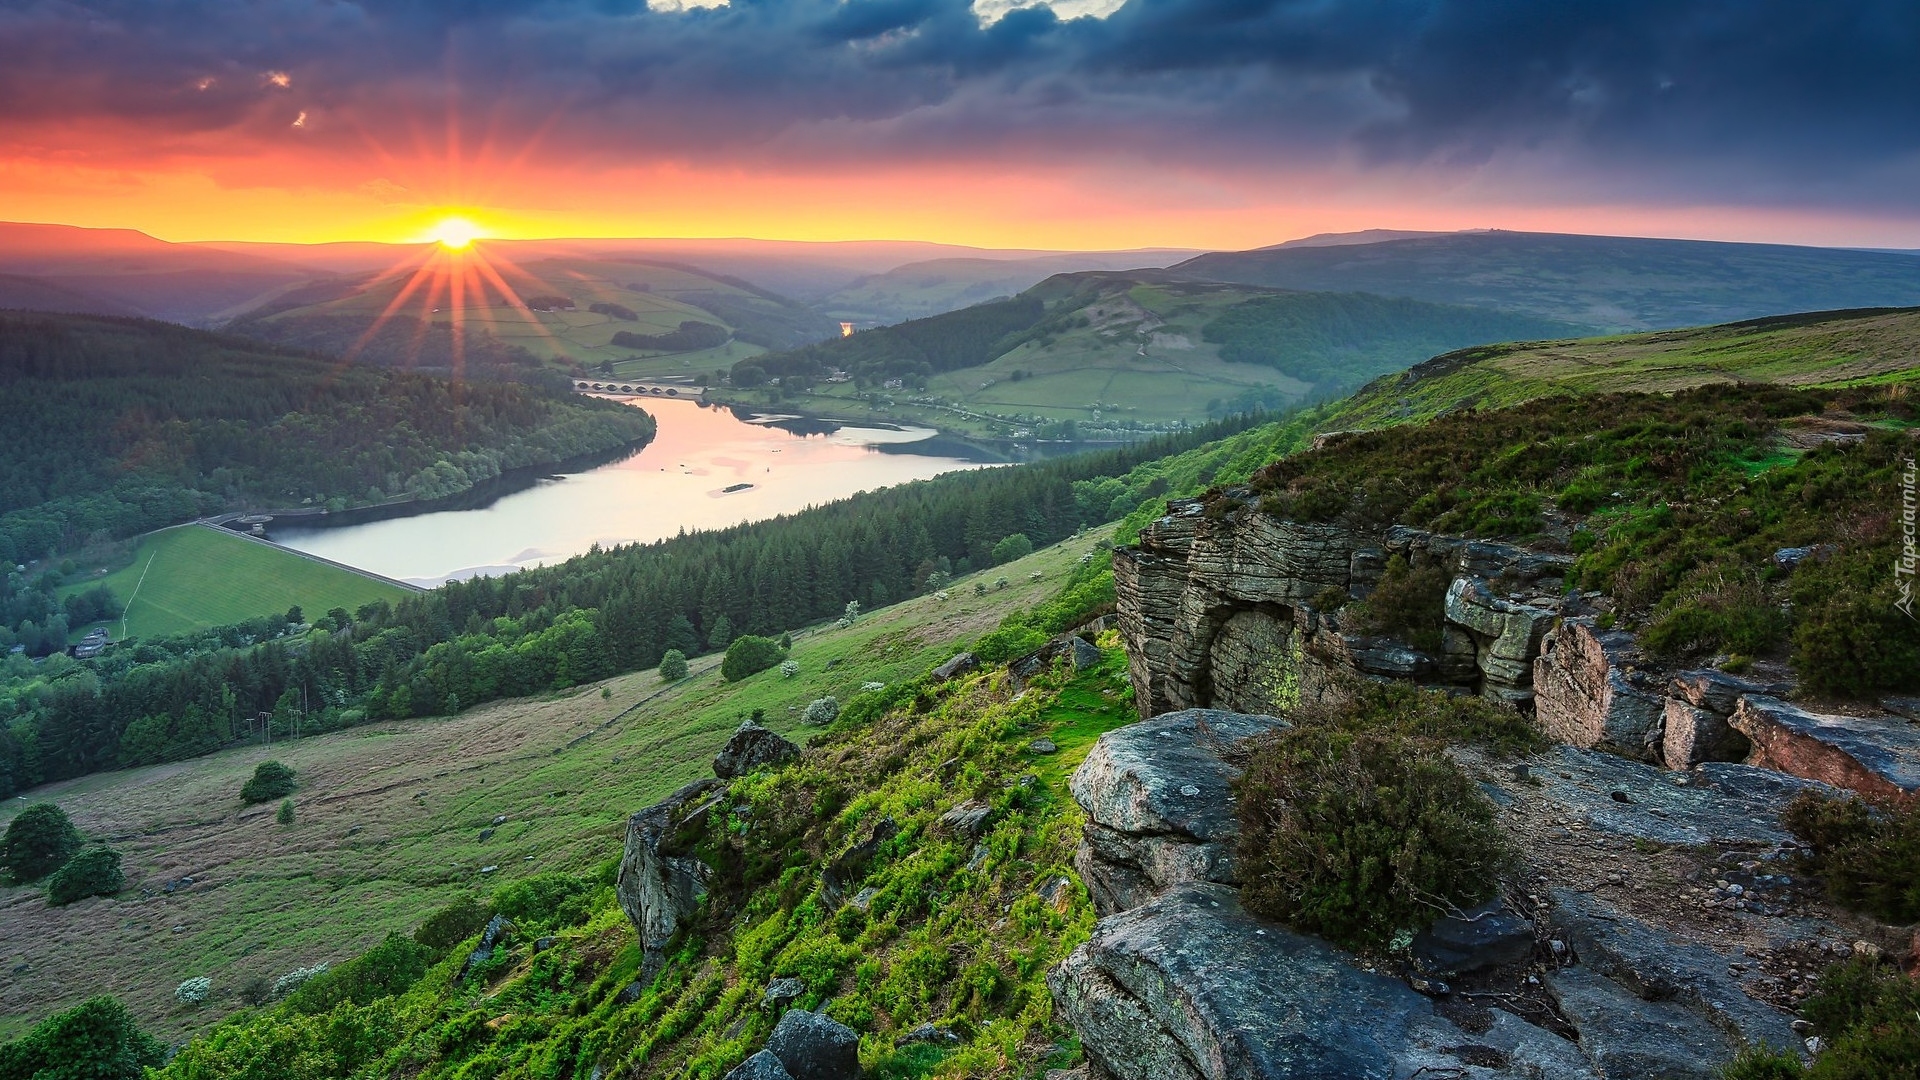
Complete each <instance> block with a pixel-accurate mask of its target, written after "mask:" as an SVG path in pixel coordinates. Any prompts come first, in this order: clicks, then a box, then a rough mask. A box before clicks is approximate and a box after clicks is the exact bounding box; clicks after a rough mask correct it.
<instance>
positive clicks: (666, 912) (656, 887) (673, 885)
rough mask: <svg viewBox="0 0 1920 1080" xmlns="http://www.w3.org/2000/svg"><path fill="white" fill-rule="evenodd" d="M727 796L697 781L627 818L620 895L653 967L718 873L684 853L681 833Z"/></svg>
mask: <svg viewBox="0 0 1920 1080" xmlns="http://www.w3.org/2000/svg"><path fill="white" fill-rule="evenodd" d="M723 794H724V791H723V790H722V789H721V785H720V783H719V781H716V780H699V781H695V782H694V783H691V784H688V785H687V786H686V787H683V788H681V789H680V790H678V791H676V792H674V793H673V794H672V795H669V796H667V797H666V798H665V799H663V800H662V801H660V802H658V803H655V804H654V805H652V806H649V807H647V808H646V809H645V810H642V811H640V812H639V813H637V814H635V815H633V816H632V817H631V818H628V819H627V842H626V848H625V850H624V851H623V852H622V853H621V856H620V876H619V877H618V879H617V880H616V881H615V884H614V893H615V895H616V896H618V897H619V900H620V907H621V910H623V911H625V912H626V914H627V919H628V920H629V921H631V922H632V923H633V927H634V929H635V930H636V931H638V933H639V935H640V944H641V946H642V947H643V948H644V949H645V950H646V952H647V956H648V958H649V964H650V965H651V963H652V962H653V961H654V960H655V959H656V958H657V957H658V956H659V955H660V952H661V950H663V949H665V948H666V946H667V945H668V943H670V942H671V941H672V940H673V938H674V935H676V934H678V933H679V932H680V930H681V928H682V927H684V926H685V925H686V924H687V923H688V922H689V921H690V920H691V919H692V918H693V916H694V914H695V912H697V911H698V910H699V906H700V899H701V898H702V897H704V896H706V895H707V879H708V877H709V876H710V875H711V873H712V872H711V871H710V870H709V869H708V868H707V865H706V864H705V863H703V862H701V861H700V860H699V859H697V858H695V857H694V856H692V855H691V854H688V853H686V852H685V851H683V850H681V849H680V846H679V842H680V837H679V835H678V834H679V833H680V832H681V831H682V830H683V829H685V828H687V827H688V826H690V825H693V824H695V823H697V822H699V821H701V820H702V819H704V818H705V817H706V814H707V811H708V810H711V809H712V808H713V807H715V806H717V805H719V802H720V799H721V797H722V795H723Z"/></svg>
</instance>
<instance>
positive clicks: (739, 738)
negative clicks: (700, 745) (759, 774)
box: [713, 720, 800, 780]
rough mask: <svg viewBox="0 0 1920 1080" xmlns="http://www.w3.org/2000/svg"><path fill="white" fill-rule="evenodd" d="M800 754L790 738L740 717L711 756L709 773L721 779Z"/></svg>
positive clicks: (784, 760) (778, 762) (752, 770)
mask: <svg viewBox="0 0 1920 1080" xmlns="http://www.w3.org/2000/svg"><path fill="white" fill-rule="evenodd" d="M799 756H800V747H799V746H798V745H796V744H794V743H793V742H792V741H790V740H788V739H786V738H784V737H782V736H780V735H778V734H775V733H774V732H772V731H770V730H768V729H766V728H764V727H761V726H760V725H759V724H756V723H754V722H753V721H751V720H746V721H742V722H741V724H740V726H739V728H737V729H736V730H735V731H734V733H733V737H732V738H730V739H728V740H727V745H725V746H723V747H721V748H720V752H719V753H718V754H716V755H714V758H713V775H715V776H717V777H719V778H720V779H722V780H731V779H733V778H734V777H736V776H745V775H747V774H748V773H750V772H754V771H756V770H758V769H765V768H770V767H772V766H774V765H784V764H786V763H787V762H789V761H792V760H793V759H794V758H797V757H799Z"/></svg>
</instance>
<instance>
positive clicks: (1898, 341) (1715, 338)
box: [1327, 308, 1920, 428]
mask: <svg viewBox="0 0 1920 1080" xmlns="http://www.w3.org/2000/svg"><path fill="white" fill-rule="evenodd" d="M1916 357H1920V308H1870V309H1864V310H1857V311H1827V312H1812V313H1809V314H1805V315H1785V316H1778V317H1774V318H1766V319H1754V320H1750V321H1747V322H1739V323H1729V324H1726V325H1722V326H1704V327H1698V328H1694V329H1688V330H1668V331H1661V332H1658V333H1650V334H1624V335H1618V336H1614V337H1599V338H1583V339H1578V340H1561V341H1534V342H1521V343H1514V344H1505V345H1491V346H1486V347H1483V348H1472V349H1462V350H1459V351H1457V352H1453V353H1448V354H1446V355H1443V356H1437V357H1435V358H1433V359H1432V360H1429V361H1427V362H1426V363H1423V364H1420V365H1418V366H1416V367H1414V368H1412V369H1410V370H1408V371H1405V372H1401V373H1399V374H1395V375H1388V376H1384V377H1382V378H1380V379H1378V380H1376V381H1375V382H1373V383H1372V384H1370V385H1368V386H1367V387H1365V388H1364V389H1363V390H1361V391H1360V392H1359V393H1357V394H1355V395H1354V396H1353V397H1352V398H1351V399H1349V400H1347V401H1344V402H1341V403H1340V404H1339V405H1338V406H1337V407H1335V408H1334V409H1333V410H1332V411H1331V412H1330V414H1329V419H1328V421H1327V424H1328V426H1329V427H1342V428H1344V427H1378V426H1381V425H1383V424H1389V423H1399V422H1404V421H1407V420H1416V419H1424V418H1427V417H1432V416H1436V415H1439V414H1441V413H1444V412H1448V411H1451V410H1454V409H1460V408H1482V409H1485V408H1497V407H1500V406H1504V405H1514V404H1518V403H1520V402H1522V401H1527V400H1530V399H1533V398H1537V397H1543V396H1546V395H1549V394H1597V393H1610V392H1618V391H1625V390H1641V391H1652V392H1671V391H1674V390H1683V389H1687V388H1690V387H1695V386H1704V385H1709V384H1713V383H1733V384H1749V383H1778V384H1781V385H1786V386H1844V385H1849V384H1859V383H1867V382H1876V381H1897V382H1905V381H1908V380H1910V379H1911V378H1912V377H1913V368H1914V364H1915V358H1916Z"/></svg>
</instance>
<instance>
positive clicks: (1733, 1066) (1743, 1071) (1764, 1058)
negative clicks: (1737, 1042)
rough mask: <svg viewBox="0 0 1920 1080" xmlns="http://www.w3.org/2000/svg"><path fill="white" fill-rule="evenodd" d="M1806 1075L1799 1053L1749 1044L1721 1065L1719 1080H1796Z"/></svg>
mask: <svg viewBox="0 0 1920 1080" xmlns="http://www.w3.org/2000/svg"><path fill="white" fill-rule="evenodd" d="M1805 1075H1807V1070H1806V1066H1804V1065H1801V1064H1800V1055H1798V1054H1796V1053H1794V1052H1793V1051H1791V1050H1777V1049H1775V1048H1773V1047H1771V1046H1765V1045H1762V1046H1749V1047H1746V1048H1745V1049H1743V1050H1741V1051H1740V1052H1739V1053H1738V1054H1735V1055H1734V1058H1733V1060H1732V1061H1730V1062H1728V1063H1727V1064H1725V1065H1723V1066H1721V1068H1720V1078H1721V1080H1798V1078H1799V1077H1802V1076H1805Z"/></svg>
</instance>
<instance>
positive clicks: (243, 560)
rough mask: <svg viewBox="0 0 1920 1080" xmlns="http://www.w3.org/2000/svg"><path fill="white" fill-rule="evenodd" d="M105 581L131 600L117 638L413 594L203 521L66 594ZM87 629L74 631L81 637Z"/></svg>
mask: <svg viewBox="0 0 1920 1080" xmlns="http://www.w3.org/2000/svg"><path fill="white" fill-rule="evenodd" d="M100 585H105V586H107V587H108V588H109V589H112V590H113V595H114V597H115V599H117V600H119V601H120V602H121V603H122V604H125V605H126V612H125V618H124V619H123V620H115V621H113V622H112V623H109V624H107V625H108V629H109V630H111V631H112V633H113V636H114V638H115V639H116V640H117V639H119V638H122V637H149V638H150V637H162V636H165V635H170V634H183V633H187V632H189V631H193V630H201V629H205V628H206V627H209V626H225V625H230V624H232V623H237V622H241V621H243V620H246V619H251V618H254V617H256V616H259V615H271V614H277V613H279V612H283V611H286V610H287V609H288V608H290V607H293V606H295V605H298V606H299V607H301V608H302V609H303V610H305V611H306V612H307V613H308V615H309V617H312V616H314V615H318V614H320V613H322V612H325V611H327V610H328V609H330V608H336V607H341V608H346V609H347V610H348V611H352V610H354V609H355V608H358V607H359V606H361V605H362V604H368V603H372V602H373V601H375V600H386V601H389V602H391V601H395V600H399V599H400V598H401V597H403V596H405V595H406V590H404V589H401V588H400V587H398V586H395V585H390V584H388V583H386V582H384V581H380V580H377V579H375V578H371V577H367V576H366V575H364V574H356V573H353V572H352V571H349V570H342V569H340V568H339V567H336V566H329V565H327V564H325V563H320V562H315V561H314V560H312V559H308V558H303V557H301V556H299V555H295V554H293V553H291V552H288V551H285V550H283V549H280V548H274V547H270V546H268V545H266V544H261V543H256V542H254V541H252V540H249V539H247V538H246V537H243V536H235V535H233V534H231V533H228V532H226V531H225V530H222V529H215V528H210V527H207V526H204V525H180V526H176V527H175V528H171V529H165V530H162V531H160V532H157V533H153V534H151V535H149V536H146V537H144V538H142V539H141V540H140V541H139V543H138V544H137V545H135V547H134V550H133V557H132V561H131V562H130V563H128V564H127V565H126V566H123V567H121V568H120V569H118V570H115V571H112V572H111V573H106V574H98V575H96V576H91V577H87V578H84V579H82V580H79V581H76V582H74V583H72V584H70V585H68V586H66V587H65V588H63V589H62V590H61V592H62V593H70V592H76V591H79V590H82V589H91V588H94V587H96V586H100ZM86 629H87V628H86V627H74V628H73V630H74V634H75V636H76V637H77V636H79V635H80V634H83V633H85V631H86Z"/></svg>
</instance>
